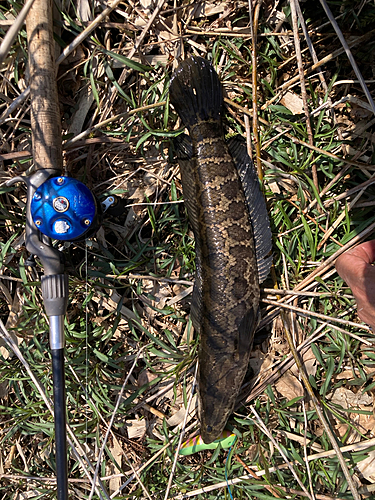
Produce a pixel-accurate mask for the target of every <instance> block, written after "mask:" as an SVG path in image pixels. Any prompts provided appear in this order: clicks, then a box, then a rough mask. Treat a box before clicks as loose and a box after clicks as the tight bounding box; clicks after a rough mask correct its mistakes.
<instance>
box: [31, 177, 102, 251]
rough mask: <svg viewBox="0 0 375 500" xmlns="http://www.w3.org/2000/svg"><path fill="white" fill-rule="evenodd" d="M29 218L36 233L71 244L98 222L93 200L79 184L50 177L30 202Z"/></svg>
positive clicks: (67, 179)
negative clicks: (37, 231)
mask: <svg viewBox="0 0 375 500" xmlns="http://www.w3.org/2000/svg"><path fill="white" fill-rule="evenodd" d="M30 210H31V216H32V219H33V221H34V224H35V225H36V227H37V228H38V229H39V231H40V232H41V233H43V234H45V235H46V236H49V237H50V238H52V239H54V240H62V241H73V240H77V239H80V238H84V237H85V236H86V235H87V234H88V233H90V234H91V233H92V232H93V229H94V227H95V225H96V220H97V207H96V201H95V198H94V196H93V194H92V193H91V191H90V190H89V189H88V187H87V186H85V185H84V184H83V183H82V182H80V181H77V180H76V179H73V178H72V177H63V176H61V177H51V178H50V179H48V180H47V181H45V182H44V183H43V184H42V185H40V186H39V187H38V189H37V190H36V191H35V193H34V196H33V197H32V200H31V206H30Z"/></svg>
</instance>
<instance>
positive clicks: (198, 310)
mask: <svg viewBox="0 0 375 500" xmlns="http://www.w3.org/2000/svg"><path fill="white" fill-rule="evenodd" d="M173 146H174V149H175V151H176V157H177V159H178V163H179V165H180V174H181V181H182V185H183V189H184V199H185V205H186V208H187V212H188V215H189V221H190V224H191V227H192V229H193V232H194V236H195V254H196V259H195V265H196V272H195V282H194V290H193V295H192V302H191V308H190V316H191V321H192V323H193V326H194V329H195V330H196V331H197V332H198V333H200V323H201V317H202V304H203V299H202V263H201V250H200V248H199V241H200V240H199V238H198V237H197V235H198V224H199V221H198V206H197V203H198V201H197V192H196V191H197V184H196V180H195V179H194V172H195V171H196V169H195V168H194V162H195V158H194V157H193V145H192V142H191V139H190V137H189V136H188V135H186V134H180V135H179V136H177V137H176V138H175V139H174V140H173Z"/></svg>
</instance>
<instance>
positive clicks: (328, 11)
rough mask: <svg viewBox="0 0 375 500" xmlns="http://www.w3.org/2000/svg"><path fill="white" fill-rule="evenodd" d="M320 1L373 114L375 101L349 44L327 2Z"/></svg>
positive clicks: (324, 0)
mask: <svg viewBox="0 0 375 500" xmlns="http://www.w3.org/2000/svg"><path fill="white" fill-rule="evenodd" d="M320 3H321V4H322V7H323V9H324V10H325V13H326V14H327V17H328V19H329V20H330V22H331V24H332V26H333V29H334V30H335V31H336V34H337V36H338V37H339V40H340V42H341V45H342V46H343V47H344V50H345V52H346V55H347V56H348V59H349V61H350V64H351V65H352V68H353V70H354V73H355V74H356V76H357V78H358V80H359V83H360V85H361V87H362V89H363V92H364V93H365V96H366V97H367V100H368V102H369V104H370V106H371V109H372V112H373V113H374V114H375V103H374V100H373V98H372V96H371V94H370V91H369V89H368V87H367V85H366V83H365V81H364V79H363V76H362V73H361V72H360V70H359V68H358V65H357V63H356V62H355V59H354V57H353V55H352V53H351V51H350V48H349V45H348V44H347V42H346V40H345V38H344V35H343V34H342V31H341V30H340V28H339V25H338V24H337V22H336V19H335V18H334V16H333V15H332V12H331V9H330V8H329V7H328V4H327V2H326V0H320Z"/></svg>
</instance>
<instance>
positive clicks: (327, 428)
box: [284, 308, 361, 500]
mask: <svg viewBox="0 0 375 500" xmlns="http://www.w3.org/2000/svg"><path fill="white" fill-rule="evenodd" d="M298 309H299V308H298ZM302 311H303V309H302ZM332 319H336V318H332ZM354 324H355V323H354ZM284 332H285V335H286V338H287V340H288V344H289V348H290V351H291V354H292V355H293V358H294V360H295V362H296V365H297V368H298V371H299V374H300V376H301V379H302V381H303V384H304V386H305V388H306V390H307V392H308V394H309V396H310V400H311V403H312V405H313V407H314V409H315V412H316V414H317V416H318V418H319V420H320V422H321V423H322V425H323V428H324V430H325V432H326V434H327V436H328V438H329V440H330V442H331V445H332V447H333V449H334V450H335V451H336V454H337V458H338V460H339V462H340V466H341V469H342V471H343V473H344V476H345V478H346V480H347V483H348V486H349V488H350V491H351V492H352V495H353V498H354V500H361V499H360V497H359V495H358V491H357V488H356V486H355V484H354V481H353V478H352V477H351V475H350V472H349V469H348V466H347V464H346V462H345V459H344V457H343V454H342V452H341V450H340V447H339V445H338V444H337V440H336V436H335V435H334V434H333V432H332V430H331V427H330V426H329V423H328V422H327V419H326V417H325V415H324V413H323V410H322V408H321V406H320V401H319V400H318V398H317V397H316V396H315V392H314V390H313V388H312V387H311V384H310V381H309V378H308V375H307V373H306V370H305V366H304V364H303V362H302V360H301V357H300V354H299V353H298V351H297V349H296V347H295V344H294V342H293V338H292V335H291V334H290V331H289V328H287V325H286V324H285V322H284Z"/></svg>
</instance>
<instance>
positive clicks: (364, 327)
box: [261, 299, 371, 331]
mask: <svg viewBox="0 0 375 500" xmlns="http://www.w3.org/2000/svg"><path fill="white" fill-rule="evenodd" d="M261 301H262V302H263V303H264V304H270V305H271V306H276V307H281V308H283V309H289V310H290V311H294V312H296V313H298V314H300V315H302V316H307V317H309V316H313V317H315V318H319V319H324V320H325V321H333V322H336V323H340V324H341V325H347V326H353V327H354V328H361V329H362V330H367V331H371V328H370V327H369V326H368V325H361V324H359V323H354V322H353V321H348V320H346V319H340V318H335V317H333V316H327V315H325V314H321V313H317V312H315V311H307V310H306V309H302V307H297V306H292V305H289V304H284V303H282V302H278V301H276V300H269V299H261Z"/></svg>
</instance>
